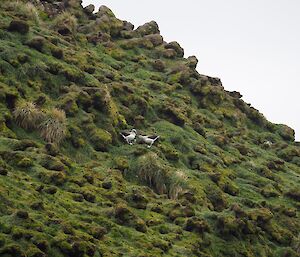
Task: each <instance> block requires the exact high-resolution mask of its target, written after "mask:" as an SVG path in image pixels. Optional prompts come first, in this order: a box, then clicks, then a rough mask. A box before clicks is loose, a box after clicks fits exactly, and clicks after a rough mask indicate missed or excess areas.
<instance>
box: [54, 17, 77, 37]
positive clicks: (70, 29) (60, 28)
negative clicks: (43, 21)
mask: <svg viewBox="0 0 300 257" xmlns="http://www.w3.org/2000/svg"><path fill="white" fill-rule="evenodd" d="M53 28H54V29H56V30H57V32H58V33H60V34H62V35H69V34H73V35H75V34H76V30H77V19H76V17H75V16H74V15H72V14H71V13H69V12H63V13H61V14H60V15H58V16H57V17H56V18H55V20H54V22H53Z"/></svg>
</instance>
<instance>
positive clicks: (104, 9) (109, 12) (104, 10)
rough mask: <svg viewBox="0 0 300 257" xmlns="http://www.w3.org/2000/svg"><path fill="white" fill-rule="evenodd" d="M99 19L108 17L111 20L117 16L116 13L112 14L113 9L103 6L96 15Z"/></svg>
mask: <svg viewBox="0 0 300 257" xmlns="http://www.w3.org/2000/svg"><path fill="white" fill-rule="evenodd" d="M96 15H97V17H103V16H105V15H106V16H108V17H111V18H115V17H116V16H115V15H114V13H113V12H112V10H111V9H109V8H108V7H107V6H105V5H101V6H100V7H99V10H98V12H97V13H96Z"/></svg>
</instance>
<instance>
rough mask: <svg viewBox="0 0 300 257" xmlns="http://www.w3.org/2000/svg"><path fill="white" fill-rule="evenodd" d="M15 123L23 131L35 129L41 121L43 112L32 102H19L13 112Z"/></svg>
mask: <svg viewBox="0 0 300 257" xmlns="http://www.w3.org/2000/svg"><path fill="white" fill-rule="evenodd" d="M13 117H14V119H15V121H16V123H17V124H18V125H19V126H20V127H22V128H24V129H35V128H37V127H38V126H39V124H40V122H41V120H42V119H43V112H42V111H41V110H39V109H38V108H37V107H36V105H35V104H34V103H32V102H20V103H18V104H17V107H16V108H15V110H14V111H13Z"/></svg>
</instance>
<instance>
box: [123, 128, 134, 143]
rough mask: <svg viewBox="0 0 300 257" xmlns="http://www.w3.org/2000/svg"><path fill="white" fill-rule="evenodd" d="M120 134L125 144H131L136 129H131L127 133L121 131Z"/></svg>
mask: <svg viewBox="0 0 300 257" xmlns="http://www.w3.org/2000/svg"><path fill="white" fill-rule="evenodd" d="M120 135H121V136H122V137H123V138H124V139H125V140H126V142H127V144H130V145H133V143H134V142H135V138H136V130H135V129H132V130H131V131H130V132H129V133H128V132H122V133H120Z"/></svg>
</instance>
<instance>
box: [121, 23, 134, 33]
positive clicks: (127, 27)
mask: <svg viewBox="0 0 300 257" xmlns="http://www.w3.org/2000/svg"><path fill="white" fill-rule="evenodd" d="M123 29H124V30H126V31H132V30H133V29H134V25H133V24H132V23H130V22H128V21H123Z"/></svg>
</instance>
